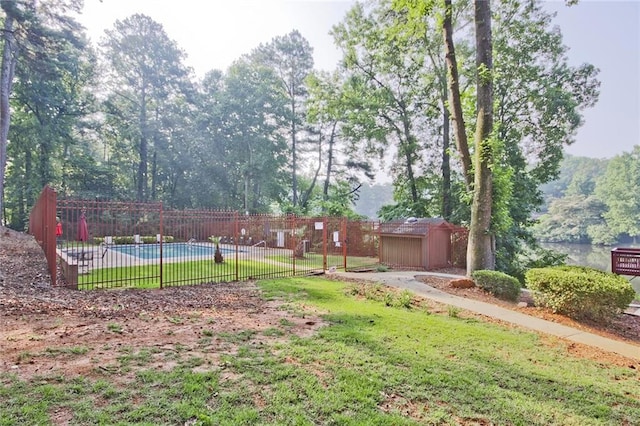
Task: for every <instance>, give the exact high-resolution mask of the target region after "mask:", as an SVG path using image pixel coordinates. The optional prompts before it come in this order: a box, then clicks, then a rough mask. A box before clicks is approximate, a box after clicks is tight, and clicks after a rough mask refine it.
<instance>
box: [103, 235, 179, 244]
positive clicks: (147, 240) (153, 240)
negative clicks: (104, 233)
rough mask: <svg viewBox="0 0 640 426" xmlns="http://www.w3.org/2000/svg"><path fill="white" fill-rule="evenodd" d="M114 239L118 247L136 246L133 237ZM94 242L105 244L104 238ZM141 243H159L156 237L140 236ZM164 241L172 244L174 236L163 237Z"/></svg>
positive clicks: (117, 237) (115, 237) (126, 236)
mask: <svg viewBox="0 0 640 426" xmlns="http://www.w3.org/2000/svg"><path fill="white" fill-rule="evenodd" d="M112 238H113V244H116V245H119V244H134V241H133V235H124V236H114V237H112ZM93 241H94V242H95V243H96V244H102V243H104V237H94V238H93ZM140 241H142V242H143V243H144V244H154V243H157V241H156V236H155V235H141V236H140ZM162 241H163V242H165V243H172V242H173V236H171V235H164V236H163V237H162Z"/></svg>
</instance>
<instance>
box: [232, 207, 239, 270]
mask: <svg viewBox="0 0 640 426" xmlns="http://www.w3.org/2000/svg"><path fill="white" fill-rule="evenodd" d="M233 218H234V222H235V223H234V231H233V232H234V234H235V235H234V236H233V241H234V242H235V244H236V281H240V272H239V269H238V260H239V256H238V250H239V248H238V225H239V221H240V219H239V218H238V211H237V210H236V211H235V212H234V213H233Z"/></svg>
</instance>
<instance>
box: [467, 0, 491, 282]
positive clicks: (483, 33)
mask: <svg viewBox="0 0 640 426" xmlns="http://www.w3.org/2000/svg"><path fill="white" fill-rule="evenodd" d="M474 9H475V27H476V73H477V74H476V92H477V98H476V110H477V116H478V118H477V121H476V133H475V143H474V144H475V161H474V171H475V173H474V177H475V179H474V185H473V203H472V205H471V226H470V229H469V243H468V247H467V274H468V275H471V274H472V273H473V272H474V271H476V270H479V269H494V268H495V250H494V243H493V236H492V229H491V208H492V204H493V193H492V191H493V173H492V170H491V168H492V166H493V143H494V142H493V141H492V137H493V135H492V132H493V56H492V49H493V45H492V41H491V40H492V39H491V3H490V1H489V0H475V2H474Z"/></svg>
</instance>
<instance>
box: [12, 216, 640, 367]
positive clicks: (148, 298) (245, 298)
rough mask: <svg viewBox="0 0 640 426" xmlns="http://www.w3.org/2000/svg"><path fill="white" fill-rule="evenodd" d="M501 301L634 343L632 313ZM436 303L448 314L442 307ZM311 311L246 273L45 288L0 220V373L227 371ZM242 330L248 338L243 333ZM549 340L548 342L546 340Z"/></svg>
mask: <svg viewBox="0 0 640 426" xmlns="http://www.w3.org/2000/svg"><path fill="white" fill-rule="evenodd" d="M422 279H423V280H425V281H426V282H427V283H429V284H430V285H433V286H435V287H438V288H441V289H442V290H445V291H449V292H452V293H455V294H457V295H460V296H463V297H473V298H479V299H481V300H484V301H486V302H490V303H496V304H499V305H502V306H506V305H508V302H503V301H500V300H498V299H495V298H493V297H491V296H490V295H488V294H486V293H484V292H481V291H480V290H478V289H471V290H460V289H453V288H451V287H450V286H449V285H448V284H449V282H448V280H446V279H439V278H434V277H423V278H422ZM507 307H510V308H511V309H517V310H521V311H522V312H524V313H527V314H530V315H535V316H541V317H543V318H546V319H550V320H552V321H558V322H562V323H564V324H567V325H571V326H574V327H576V328H581V329H584V330H588V331H592V332H595V333H599V334H603V335H606V336H607V337H611V338H615V339H620V340H625V341H631V342H634V343H636V344H637V343H639V342H640V318H638V317H632V316H629V315H621V316H620V318H618V319H617V320H616V321H615V322H614V323H612V324H611V325H608V326H597V325H594V324H580V323H576V322H574V321H572V320H569V319H567V318H565V317H561V316H557V315H553V314H551V313H549V312H545V311H544V310H541V309H539V308H518V307H517V306H515V305H513V304H511V305H510V306H507ZM440 312H442V313H443V314H446V308H445V307H443V308H442V309H440ZM318 315H319V313H317V312H313V311H310V310H309V309H306V310H305V311H304V312H292V311H291V310H290V309H288V308H287V307H286V306H284V305H282V304H281V303H279V302H272V301H266V300H264V299H263V298H261V297H260V292H259V290H258V289H257V287H256V286H255V283H253V282H245V283H225V284H208V285H201V286H197V287H179V288H169V289H163V290H119V291H118V290H109V291H101V290H96V291H74V290H67V289H64V288H52V287H51V286H50V281H49V276H48V273H47V269H46V261H45V259H44V255H43V253H42V250H41V249H40V247H39V246H38V245H37V243H36V242H35V241H34V239H33V237H31V236H29V235H25V234H22V233H18V232H14V231H11V230H8V229H6V228H2V227H0V372H13V373H16V374H18V375H19V376H20V377H22V378H24V379H28V378H31V377H34V376H52V375H53V376H59V377H73V376H75V375H84V376H89V377H92V376H104V375H112V374H113V373H118V374H117V380H127V377H130V376H132V375H133V374H135V371H136V369H137V368H142V366H144V368H156V369H165V370H168V369H171V368H173V367H174V366H176V365H178V364H181V363H188V362H195V365H197V366H199V367H198V368H203V369H210V368H218V369H221V370H224V368H225V361H224V356H225V355H233V354H234V353H235V351H237V349H238V347H239V345H240V344H252V345H263V344H266V343H269V342H273V341H276V340H278V339H284V338H286V336H288V335H291V334H295V335H298V336H309V335H311V334H313V333H314V332H315V331H316V330H317V329H318V328H319V327H321V326H322V325H323V322H322V320H321V318H320V317H319V316H318ZM481 319H482V320H483V321H494V320H492V319H491V318H486V317H481ZM247 333H250V334H251V338H249V339H246V338H245V337H243V336H247ZM543 340H544V339H543ZM549 344H552V345H555V343H554V341H553V340H552V339H549ZM567 350H568V351H569V352H571V353H572V354H573V355H575V356H580V357H586V358H591V359H596V360H598V361H599V362H603V363H610V364H615V365H622V366H627V367H629V368H634V369H638V368H640V364H639V363H638V361H637V360H629V359H627V358H624V357H620V356H617V355H615V354H610V353H607V352H603V351H600V350H597V349H594V348H591V347H588V346H585V345H579V344H568V346H567ZM142 358H144V363H142V362H141V363H140V364H139V365H138V366H136V359H139V360H141V361H142ZM125 359H129V362H125V361H123V360H125ZM125 367H126V368H125ZM112 377H114V378H115V377H116V376H112Z"/></svg>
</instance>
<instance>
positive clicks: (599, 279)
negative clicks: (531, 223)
mask: <svg viewBox="0 0 640 426" xmlns="http://www.w3.org/2000/svg"><path fill="white" fill-rule="evenodd" d="M526 281H527V287H528V288H530V289H531V290H533V292H534V294H533V296H534V300H535V301H536V304H538V305H540V306H546V307H548V308H550V309H551V310H553V312H557V313H560V314H563V315H567V316H569V317H571V318H575V319H591V320H594V321H607V320H609V319H611V318H612V317H613V316H615V315H616V314H618V313H620V312H621V311H623V310H624V309H626V307H627V306H628V305H629V303H631V301H632V300H633V298H634V297H635V295H636V292H635V291H634V289H633V287H631V284H630V283H629V282H628V281H627V280H626V279H624V278H623V277H621V276H619V275H615V274H612V273H610V272H604V271H600V270H598V269H594V268H588V267H585V266H555V267H551V268H535V269H530V270H529V271H527V273H526Z"/></svg>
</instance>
